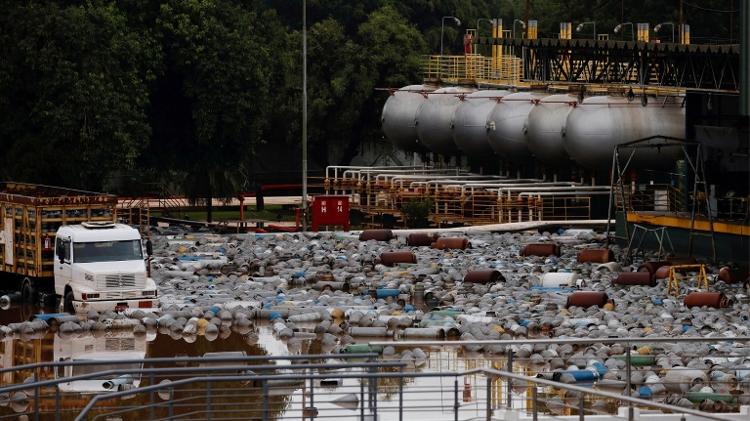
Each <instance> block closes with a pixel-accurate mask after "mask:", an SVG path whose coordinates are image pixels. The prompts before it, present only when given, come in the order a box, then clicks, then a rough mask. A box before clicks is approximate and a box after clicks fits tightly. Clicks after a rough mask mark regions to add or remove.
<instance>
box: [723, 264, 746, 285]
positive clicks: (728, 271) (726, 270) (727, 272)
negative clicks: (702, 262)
mask: <svg viewBox="0 0 750 421" xmlns="http://www.w3.org/2000/svg"><path fill="white" fill-rule="evenodd" d="M719 280H720V281H724V282H726V283H728V284H733V283H736V282H740V281H741V280H742V279H740V277H739V276H736V275H735V273H734V271H733V270H732V268H730V267H729V266H724V267H723V268H721V269H719Z"/></svg>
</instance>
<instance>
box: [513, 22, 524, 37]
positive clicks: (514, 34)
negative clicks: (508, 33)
mask: <svg viewBox="0 0 750 421" xmlns="http://www.w3.org/2000/svg"><path fill="white" fill-rule="evenodd" d="M516 23H520V24H521V28H523V29H526V22H524V21H522V20H521V19H513V34H512V36H513V39H516ZM522 38H523V37H522Z"/></svg>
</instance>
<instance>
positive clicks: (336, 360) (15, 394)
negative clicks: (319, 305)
mask: <svg viewBox="0 0 750 421" xmlns="http://www.w3.org/2000/svg"><path fill="white" fill-rule="evenodd" d="M747 342H750V337H735V338H726V337H723V336H720V337H715V338H705V337H681V338H669V337H652V338H593V339H581V338H568V339H565V338H563V339H560V338H557V339H536V340H523V339H519V340H485V341H442V340H441V341H400V342H371V343H370V346H371V348H373V349H375V348H377V347H383V346H387V345H390V346H395V347H399V348H413V347H431V346H436V347H440V350H441V351H443V350H445V349H448V348H451V347H463V348H472V347H474V348H476V347H477V346H485V347H489V346H494V347H498V346H501V347H506V348H505V350H506V352H505V357H504V360H503V361H500V360H497V361H492V360H487V359H486V358H485V357H482V356H481V355H482V354H478V355H479V356H478V357H477V359H476V361H474V362H472V360H470V359H466V360H464V363H463V364H464V365H463V367H461V366H458V365H456V366H453V367H450V366H449V367H448V369H446V370H443V368H444V367H445V366H444V364H443V362H442V361H440V360H438V362H437V366H436V367H434V366H432V365H427V366H425V365H422V364H418V363H416V364H415V363H414V362H413V361H411V360H404V361H401V360H400V359H389V358H384V359H379V360H377V361H376V360H375V358H376V357H378V354H375V353H359V354H333V355H293V356H225V357H210V358H194V357H176V358H150V359H148V358H147V359H141V360H129V361H127V367H117V365H118V364H120V365H123V364H124V363H123V362H122V361H72V362H71V361H56V362H45V363H35V364H26V365H22V366H16V367H5V368H2V369H0V376H2V375H4V374H6V373H11V372H17V371H19V370H20V371H24V372H33V373H34V377H33V379H32V381H30V382H28V383H22V384H13V385H9V386H4V387H0V396H6V397H8V399H9V400H10V401H11V403H12V404H13V405H16V407H18V406H19V405H21V404H23V403H24V402H25V404H26V405H27V406H26V408H22V410H21V411H17V412H16V413H14V414H11V415H7V414H6V413H5V412H0V419H5V418H15V417H17V416H19V415H27V416H28V417H29V418H31V417H33V419H35V420H39V419H55V420H59V419H62V418H63V417H65V418H68V417H69V416H70V415H71V414H72V415H75V416H76V419H77V420H84V419H102V420H105V419H107V420H113V419H170V420H172V419H175V420H176V419H180V420H183V419H184V420H187V419H217V420H218V419H224V420H231V419H258V420H260V419H262V420H270V419H274V420H281V419H310V420H312V419H314V418H325V419H327V418H337V419H357V420H365V419H368V420H369V419H373V420H374V419H399V420H402V419H404V418H405V417H408V418H414V419H420V417H424V416H426V415H429V417H430V419H431V420H441V419H452V420H459V419H461V420H469V419H486V420H490V419H495V418H493V417H496V416H499V417H503V419H530V420H538V419H545V420H547V419H549V420H551V419H587V418H589V419H602V420H603V419H608V420H609V419H628V420H634V419H643V420H646V419H650V418H648V417H647V414H646V413H645V412H642V413H641V414H640V415H638V414H639V411H640V410H639V408H651V409H653V410H658V411H660V412H659V413H661V412H664V411H666V412H668V413H672V414H677V415H674V418H666V419H674V420H679V419H681V418H680V417H683V418H682V419H687V418H685V417H692V418H690V419H711V420H733V419H737V420H740V419H747V416H748V415H750V412H748V411H749V410H750V408H748V407H740V412H739V413H737V412H735V413H721V414H715V413H714V414H712V413H707V412H705V411H698V410H693V409H688V408H682V407H676V406H673V405H668V404H665V403H659V402H654V401H650V400H645V399H641V398H637V397H633V396H630V394H631V391H632V390H633V384H631V379H632V375H633V374H634V373H636V372H637V371H638V370H643V371H646V370H649V369H650V368H648V367H650V366H655V365H656V361H652V362H650V363H648V364H643V362H639V361H638V360H637V359H639V358H641V359H642V357H643V355H637V354H636V355H633V354H632V349H631V348H632V346H633V345H636V344H641V345H644V344H648V345H649V346H650V347H651V348H653V349H654V353H653V354H652V355H653V356H654V357H656V356H657V355H658V354H657V353H656V352H657V350H658V349H659V345H660V344H662V345H665V346H666V344H670V345H673V344H677V343H685V344H687V343H698V344H704V345H706V346H705V347H703V348H705V350H706V352H708V351H709V350H710V349H712V348H714V347H717V346H726V345H728V344H736V343H747ZM552 344H555V345H557V346H563V345H571V346H575V347H578V348H579V349H580V348H581V347H586V346H588V345H593V344H621V345H623V346H624V353H625V354H624V355H623V358H622V360H623V362H624V365H625V367H624V369H623V371H624V372H625V377H626V379H627V381H624V382H622V383H621V384H620V385H619V387H620V390H622V388H624V389H625V391H626V393H625V395H623V394H620V393H614V392H612V391H604V390H596V389H592V388H590V387H585V386H582V385H581V384H578V385H575V384H565V383H561V382H559V381H555V380H557V377H555V376H553V374H554V373H553V372H551V371H548V370H543V369H538V370H537V369H531V368H529V366H528V365H527V364H528V361H526V360H524V359H523V358H519V357H518V354H517V350H518V349H519V347H535V346H537V345H552ZM709 345H710V346H709ZM532 349H533V348H532ZM727 355H729V356H730V357H731V354H720V355H715V354H710V355H709V354H706V355H703V354H700V353H698V354H695V355H692V354H690V355H688V354H684V355H682V357H686V356H688V357H691V358H712V359H713V360H715V361H717V363H720V364H723V366H724V368H727V369H730V370H744V371H750V367H749V366H747V364H745V363H744V362H742V361H740V363H739V364H735V365H732V364H734V363H732V362H731V361H730V360H729V359H728V358H727ZM738 355H740V356H742V355H744V354H742V353H740V354H738ZM745 357H746V356H745ZM731 358H733V357H731ZM724 359H726V360H727V361H724ZM654 360H656V358H654ZM433 363H434V361H433ZM65 367H88V368H86V369H85V370H83V374H79V375H73V376H67V377H63V376H58V377H57V378H53V379H48V380H42V379H41V378H40V373H42V372H45V373H50V372H59V371H60V369H62V368H65ZM519 369H521V370H522V372H520V373H519V372H518V370H519ZM684 369H685V370H687V369H688V368H684ZM557 373H558V374H559V372H557ZM529 374H530V375H532V376H536V377H530V376H529ZM552 379H554V380H552ZM95 380H96V381H98V382H97V383H100V384H103V383H107V384H108V387H110V388H111V390H109V391H102V392H100V393H99V394H97V395H95V396H91V397H90V399H88V398H87V399H81V395H79V394H77V393H76V394H74V395H71V394H70V393H69V392H67V390H71V389H75V387H74V386H75V385H76V384H79V383H83V382H91V381H95ZM710 381H711V385H712V386H714V387H718V386H720V385H722V384H726V383H728V381H727V382H724V381H722V380H720V379H718V380H717V379H711V380H710ZM664 384H665V385H666V386H670V385H672V384H673V383H668V382H666V383H664ZM677 384H678V385H680V383H677ZM105 388H106V387H105ZM616 388H617V387H615V389H616ZM300 389H301V390H300ZM716 398H717V399H718V398H722V399H724V398H726V399H732V400H734V402H737V399H738V395H728V396H720V394H719V393H717V394H716ZM602 403H604V404H606V405H604V406H603V405H600V404H602ZM613 405H614V406H617V407H618V408H619V409H617V413H616V414H612V409H611V408H612V407H613ZM605 406H609V408H610V409H609V410H606V408H605ZM743 411H744V412H743ZM651 415H653V416H654V417H656V415H654V414H651ZM660 416H661V417H662V418H653V419H665V418H663V417H664V416H663V415H660Z"/></svg>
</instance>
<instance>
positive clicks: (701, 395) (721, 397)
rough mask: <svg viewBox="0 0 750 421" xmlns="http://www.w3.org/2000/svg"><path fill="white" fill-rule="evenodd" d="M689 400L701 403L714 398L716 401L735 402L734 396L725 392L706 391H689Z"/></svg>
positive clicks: (687, 395) (687, 394) (687, 396)
mask: <svg viewBox="0 0 750 421" xmlns="http://www.w3.org/2000/svg"><path fill="white" fill-rule="evenodd" d="M685 397H686V398H687V400H689V401H690V402H693V403H700V402H703V401H705V400H709V399H710V400H712V401H714V402H733V401H734V396H732V395H730V394H725V393H705V392H687V393H686V394H685Z"/></svg>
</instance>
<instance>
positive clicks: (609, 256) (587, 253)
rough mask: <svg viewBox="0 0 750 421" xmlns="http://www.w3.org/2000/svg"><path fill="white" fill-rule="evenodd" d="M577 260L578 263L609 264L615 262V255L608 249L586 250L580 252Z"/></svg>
mask: <svg viewBox="0 0 750 421" xmlns="http://www.w3.org/2000/svg"><path fill="white" fill-rule="evenodd" d="M576 259H577V260H578V263H607V262H611V261H613V260H615V254H614V253H612V250H610V249H606V248H601V249H585V250H581V251H579V252H578V256H576Z"/></svg>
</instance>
